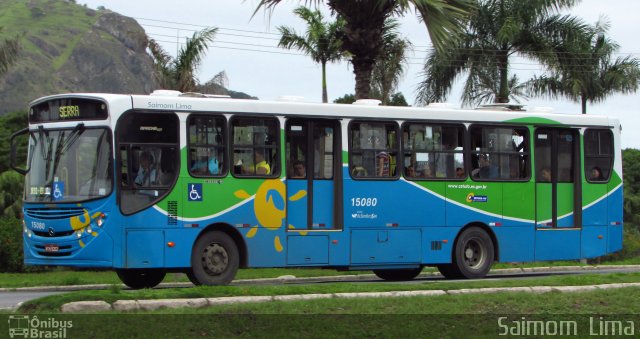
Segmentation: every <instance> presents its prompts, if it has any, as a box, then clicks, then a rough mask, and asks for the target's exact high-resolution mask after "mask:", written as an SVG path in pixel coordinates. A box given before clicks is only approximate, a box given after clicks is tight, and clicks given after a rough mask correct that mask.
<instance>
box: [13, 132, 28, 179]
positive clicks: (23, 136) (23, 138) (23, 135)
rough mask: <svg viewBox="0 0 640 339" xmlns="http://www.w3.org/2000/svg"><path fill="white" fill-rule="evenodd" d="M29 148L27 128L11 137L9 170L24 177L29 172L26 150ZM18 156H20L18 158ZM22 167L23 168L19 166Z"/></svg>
mask: <svg viewBox="0 0 640 339" xmlns="http://www.w3.org/2000/svg"><path fill="white" fill-rule="evenodd" d="M28 147H29V128H25V129H22V130H20V131H18V132H16V133H13V134H12V135H11V163H10V166H11V168H12V169H13V170H14V171H16V172H18V173H20V174H22V175H24V174H27V172H29V164H28V161H27V155H28V154H27V153H28V152H27V148H28ZM18 155H20V156H19V157H18ZM18 163H20V164H18ZM21 165H24V168H21V167H19V166H21Z"/></svg>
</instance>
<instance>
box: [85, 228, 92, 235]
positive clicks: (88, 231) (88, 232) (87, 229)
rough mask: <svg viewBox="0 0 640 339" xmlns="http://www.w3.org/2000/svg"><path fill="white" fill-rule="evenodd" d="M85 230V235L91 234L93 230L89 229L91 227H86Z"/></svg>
mask: <svg viewBox="0 0 640 339" xmlns="http://www.w3.org/2000/svg"><path fill="white" fill-rule="evenodd" d="M85 230H86V231H87V234H91V232H93V229H92V228H91V226H87V228H86V229H85Z"/></svg>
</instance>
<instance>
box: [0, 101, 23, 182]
mask: <svg viewBox="0 0 640 339" xmlns="http://www.w3.org/2000/svg"><path fill="white" fill-rule="evenodd" d="M27 124H28V123H27V113H26V112H25V111H21V112H12V113H7V114H5V115H3V116H0V173H2V172H4V171H8V170H10V168H9V163H10V156H11V153H10V151H11V145H10V137H11V134H13V133H15V132H17V131H19V130H21V129H24V128H26V127H27ZM22 150H26V147H22ZM19 155H20V154H19ZM22 156H24V155H22ZM19 159H20V158H19Z"/></svg>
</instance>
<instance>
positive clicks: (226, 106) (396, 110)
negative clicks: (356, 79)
mask: <svg viewBox="0 0 640 339" xmlns="http://www.w3.org/2000/svg"><path fill="white" fill-rule="evenodd" d="M63 97H82V98H95V99H101V100H104V101H106V102H107V103H112V102H119V103H122V102H123V101H124V100H127V101H129V100H130V101H129V102H130V103H131V106H130V108H133V109H139V110H147V111H156V110H160V111H167V110H170V111H175V112H217V113H231V114H247V115H261V114H278V115H287V116H305V117H335V118H358V119H363V118H370V119H390V120H445V121H452V122H470V123H492V122H502V123H514V124H534V125H571V126H609V127H616V126H618V125H619V122H618V121H617V119H615V118H609V117H607V116H603V115H586V114H563V113H551V112H549V110H548V109H547V110H543V111H536V110H534V111H526V110H505V109H504V108H503V107H504V105H502V106H496V109H495V110H494V109H491V106H489V107H483V108H482V109H481V110H474V109H459V108H453V107H447V106H445V105H441V104H437V105H434V106H432V107H431V106H426V107H399V106H375V105H370V104H369V105H367V104H365V105H348V104H333V103H331V104H327V103H308V102H300V101H293V102H292V101H286V102H285V101H263V100H250V99H231V98H222V97H210V96H204V97H195V96H156V95H126V94H101V93H70V94H60V95H53V96H47V97H43V98H40V99H37V100H34V101H33V102H31V103H30V105H34V104H38V103H41V102H44V101H47V100H53V99H60V98H63ZM118 106H119V107H122V105H118ZM127 106H128V105H127ZM517 106H518V107H521V106H520V105H517ZM116 111H117V110H116ZM112 114H114V111H113V107H112ZM116 114H117V113H116ZM111 118H117V117H115V116H112V117H111Z"/></svg>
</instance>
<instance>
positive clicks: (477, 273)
mask: <svg viewBox="0 0 640 339" xmlns="http://www.w3.org/2000/svg"><path fill="white" fill-rule="evenodd" d="M493 259H494V249H493V241H491V237H490V236H489V235H488V234H487V232H485V230H483V229H482V228H480V227H469V228H467V229H465V230H464V231H462V234H460V236H459V237H458V240H457V241H456V246H455V249H454V253H453V264H452V267H451V272H449V273H452V274H450V276H451V277H452V278H465V279H479V278H484V277H485V276H486V275H487V273H489V270H490V269H491V265H493ZM445 271H447V269H445ZM441 272H442V271H441ZM445 276H446V275H445Z"/></svg>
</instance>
